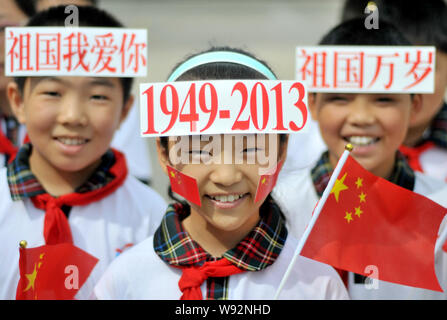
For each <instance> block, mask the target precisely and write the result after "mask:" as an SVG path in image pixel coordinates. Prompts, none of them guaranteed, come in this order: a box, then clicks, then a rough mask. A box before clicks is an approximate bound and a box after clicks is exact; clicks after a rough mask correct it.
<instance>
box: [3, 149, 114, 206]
mask: <svg viewBox="0 0 447 320" xmlns="http://www.w3.org/2000/svg"><path fill="white" fill-rule="evenodd" d="M31 150H32V145H31V144H24V145H23V146H22V147H21V148H20V149H19V152H18V153H17V156H16V158H15V159H14V161H13V162H11V163H10V164H8V166H7V178H8V184H9V191H10V193H11V198H12V199H13V200H14V201H19V200H22V199H26V198H30V197H34V196H37V195H39V194H44V193H46V191H45V189H44V188H43V186H42V185H41V184H40V182H39V181H38V180H37V178H36V177H35V176H34V174H33V173H32V172H31V169H30V165H29V157H30V155H31ZM114 163H115V156H114V154H113V152H112V150H110V149H109V150H108V151H107V152H106V153H105V154H104V155H103V156H102V158H101V163H100V165H99V166H98V168H97V169H96V170H95V172H94V173H93V174H92V175H91V176H90V178H89V179H88V180H87V181H86V182H85V183H84V184H83V185H81V186H80V187H78V188H76V190H75V192H77V193H85V192H89V191H93V190H96V189H99V188H101V187H104V186H105V185H106V184H107V183H109V182H110V181H112V180H113V179H114V176H113V175H112V174H110V173H109V169H110V168H111V167H112V166H113V164H114Z"/></svg>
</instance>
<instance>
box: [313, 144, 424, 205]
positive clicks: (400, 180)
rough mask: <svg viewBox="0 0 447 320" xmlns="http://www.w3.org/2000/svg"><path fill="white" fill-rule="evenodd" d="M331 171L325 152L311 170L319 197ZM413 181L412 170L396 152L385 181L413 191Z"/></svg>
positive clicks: (327, 152)
mask: <svg viewBox="0 0 447 320" xmlns="http://www.w3.org/2000/svg"><path fill="white" fill-rule="evenodd" d="M333 171H334V168H333V167H332V165H331V164H330V162H329V151H325V152H323V154H322V155H321V157H320V159H319V160H318V161H317V163H316V165H315V166H314V167H313V168H312V170H311V176H312V181H313V184H314V187H315V191H316V192H317V194H318V196H319V197H321V196H322V195H323V192H324V189H326V186H327V184H328V183H329V179H330V178H331V175H332V172H333ZM415 179H416V178H415V174H414V171H413V169H411V167H410V165H409V164H408V162H407V160H406V159H405V157H404V156H403V154H402V153H400V152H399V151H397V152H396V160H395V162H394V168H393V171H392V172H391V175H390V177H389V178H388V179H387V180H388V181H390V182H392V183H394V184H397V185H398V186H400V187H403V188H405V189H408V190H411V191H413V189H414V184H415Z"/></svg>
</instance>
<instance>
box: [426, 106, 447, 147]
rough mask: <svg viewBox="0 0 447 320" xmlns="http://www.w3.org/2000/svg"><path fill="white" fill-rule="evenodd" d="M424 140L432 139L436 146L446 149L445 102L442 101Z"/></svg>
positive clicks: (446, 124)
mask: <svg viewBox="0 0 447 320" xmlns="http://www.w3.org/2000/svg"><path fill="white" fill-rule="evenodd" d="M426 140H428V141H433V142H434V144H435V145H436V146H438V147H440V148H442V149H446V150H447V103H445V102H444V104H443V105H442V108H441V110H439V112H438V113H437V114H436V116H435V118H434V119H433V121H432V123H431V126H430V129H429V134H428V138H427V139H426Z"/></svg>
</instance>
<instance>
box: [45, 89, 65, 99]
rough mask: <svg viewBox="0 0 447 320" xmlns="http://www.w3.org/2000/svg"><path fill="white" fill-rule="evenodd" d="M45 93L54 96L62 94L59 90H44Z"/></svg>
mask: <svg viewBox="0 0 447 320" xmlns="http://www.w3.org/2000/svg"><path fill="white" fill-rule="evenodd" d="M43 94H44V95H46V96H49V97H53V98H55V97H60V96H61V94H60V93H59V92H58V91H44V92H43Z"/></svg>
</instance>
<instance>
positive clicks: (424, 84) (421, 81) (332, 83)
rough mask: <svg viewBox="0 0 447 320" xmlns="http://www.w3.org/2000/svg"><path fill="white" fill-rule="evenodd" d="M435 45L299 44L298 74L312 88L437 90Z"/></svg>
mask: <svg viewBox="0 0 447 320" xmlns="http://www.w3.org/2000/svg"><path fill="white" fill-rule="evenodd" d="M434 73H435V48H434V47H416V46H393V47H391V46H314V47H297V48H296V68H295V78H296V79H297V80H298V81H302V82H306V83H307V85H308V89H309V91H310V92H335V91H338V92H371V93H385V92H388V93H404V92H405V93H433V90H434Z"/></svg>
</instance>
